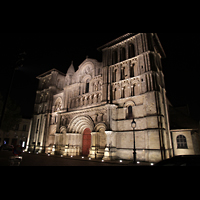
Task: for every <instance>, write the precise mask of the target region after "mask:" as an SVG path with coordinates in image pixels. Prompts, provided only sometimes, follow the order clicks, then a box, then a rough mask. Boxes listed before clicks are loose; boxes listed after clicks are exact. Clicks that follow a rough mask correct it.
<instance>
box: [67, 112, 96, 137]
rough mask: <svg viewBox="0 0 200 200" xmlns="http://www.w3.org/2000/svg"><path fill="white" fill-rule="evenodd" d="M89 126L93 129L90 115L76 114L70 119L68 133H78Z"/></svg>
mask: <svg viewBox="0 0 200 200" xmlns="http://www.w3.org/2000/svg"><path fill="white" fill-rule="evenodd" d="M86 128H89V129H90V130H91V131H93V130H94V122H93V120H92V118H91V117H90V116H85V115H84V116H78V117H75V118H73V119H72V120H71V122H70V124H69V126H68V133H79V134H82V133H83V131H84V130H85V129H86Z"/></svg>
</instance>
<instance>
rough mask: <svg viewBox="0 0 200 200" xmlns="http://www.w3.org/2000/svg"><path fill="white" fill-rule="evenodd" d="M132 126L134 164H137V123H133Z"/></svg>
mask: <svg viewBox="0 0 200 200" xmlns="http://www.w3.org/2000/svg"><path fill="white" fill-rule="evenodd" d="M131 126H132V128H133V164H136V154H137V153H136V148H135V128H136V122H135V121H134V119H133V121H132V122H131Z"/></svg>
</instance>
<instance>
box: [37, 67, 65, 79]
mask: <svg viewBox="0 0 200 200" xmlns="http://www.w3.org/2000/svg"><path fill="white" fill-rule="evenodd" d="M52 71H57V72H58V73H59V74H61V75H63V76H66V74H64V73H63V72H61V71H59V70H57V69H55V68H53V69H51V70H49V71H47V72H45V73H43V74H41V75H39V76H37V77H36V78H37V79H40V78H43V77H45V76H47V75H49V74H50V73H51V72H52Z"/></svg>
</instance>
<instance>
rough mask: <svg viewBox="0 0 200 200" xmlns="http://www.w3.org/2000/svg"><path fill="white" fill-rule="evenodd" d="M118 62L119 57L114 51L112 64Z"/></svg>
mask: <svg viewBox="0 0 200 200" xmlns="http://www.w3.org/2000/svg"><path fill="white" fill-rule="evenodd" d="M117 62H118V56H117V51H113V55H112V64H113V65H114V64H116V63H117Z"/></svg>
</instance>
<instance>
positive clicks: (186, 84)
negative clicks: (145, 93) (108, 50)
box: [0, 33, 200, 120]
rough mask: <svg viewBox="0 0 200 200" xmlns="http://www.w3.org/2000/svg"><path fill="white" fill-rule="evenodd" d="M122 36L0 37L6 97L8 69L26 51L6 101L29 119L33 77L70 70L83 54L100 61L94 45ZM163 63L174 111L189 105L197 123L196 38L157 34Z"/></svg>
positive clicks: (1, 76) (198, 53)
mask: <svg viewBox="0 0 200 200" xmlns="http://www.w3.org/2000/svg"><path fill="white" fill-rule="evenodd" d="M123 34H126V33H0V36H1V39H0V50H1V54H0V55H1V64H0V65H1V67H0V84H1V87H0V92H1V93H2V94H5V92H6V91H7V90H8V83H9V80H10V76H11V73H10V72H11V68H12V65H13V63H14V61H16V59H17V55H18V53H19V52H22V51H26V53H27V56H26V60H25V62H24V68H23V70H21V71H17V72H16V75H15V79H14V82H13V87H12V92H11V97H12V99H14V100H15V101H16V102H17V103H18V104H19V105H20V106H21V109H22V114H23V116H24V117H31V116H32V112H33V107H34V101H35V92H36V89H37V84H38V82H37V80H36V78H35V77H36V76H38V75H40V74H42V73H44V72H46V71H48V70H50V69H52V68H57V69H58V70H60V71H62V72H63V73H66V72H67V69H68V67H69V66H70V64H71V61H72V60H73V61H74V65H75V68H76V69H78V66H79V65H80V64H81V63H82V62H83V61H84V60H85V58H86V56H87V55H88V56H89V57H90V58H95V59H97V60H98V61H101V60H102V58H101V53H100V52H98V51H97V50H96V49H97V48H98V47H99V46H102V45H103V44H105V43H107V42H109V41H111V40H113V39H115V38H117V37H119V36H121V35H123ZM158 36H159V38H160V40H161V43H162V45H163V48H164V50H165V52H166V55H167V58H166V59H164V60H163V69H164V74H165V81H166V90H167V97H168V98H169V100H170V101H171V103H172V104H173V105H174V106H182V105H187V104H188V105H189V108H190V112H191V115H192V117H193V118H195V119H196V120H200V115H199V113H200V105H199V97H198V96H199V86H200V84H199V83H200V81H199V71H200V70H199V67H200V61H199V56H200V50H199V45H200V37H199V34H198V33H158Z"/></svg>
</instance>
